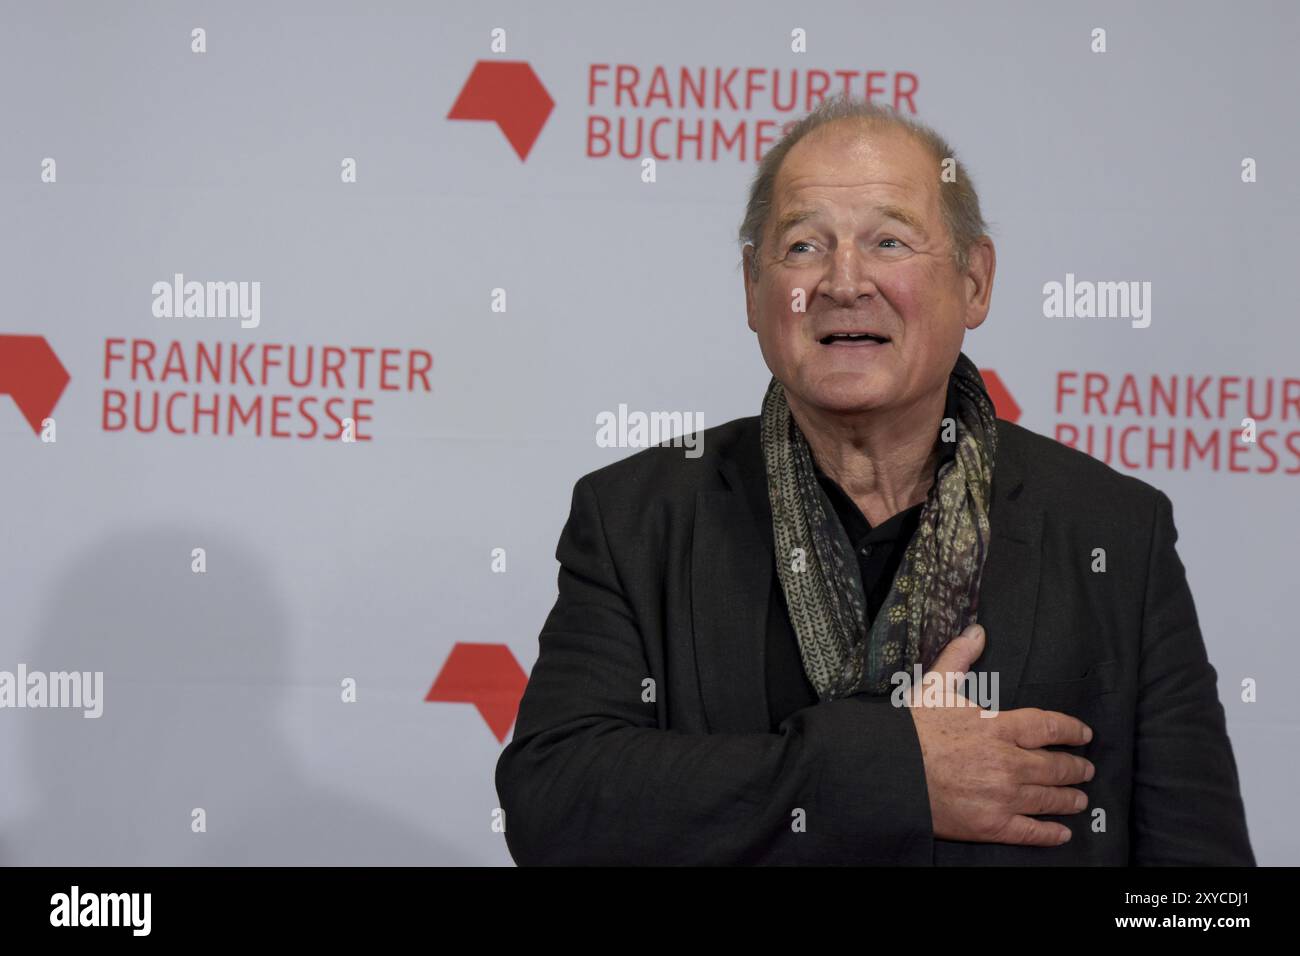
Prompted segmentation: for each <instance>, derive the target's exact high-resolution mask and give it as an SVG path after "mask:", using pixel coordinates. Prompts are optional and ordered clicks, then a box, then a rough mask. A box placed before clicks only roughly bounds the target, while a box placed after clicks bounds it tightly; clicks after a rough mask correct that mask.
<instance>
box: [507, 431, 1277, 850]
mask: <svg viewBox="0 0 1300 956" xmlns="http://www.w3.org/2000/svg"><path fill="white" fill-rule="evenodd" d="M998 436H999V446H998V455H997V461H996V465H995V472H994V477H993V499H994V501H993V505H992V506H991V510H990V519H989V520H990V524H991V531H992V539H991V543H990V546H989V554H988V559H987V563H986V565H985V570H984V577H983V581H982V585H981V588H980V601H979V613H978V620H979V621H980V623H981V624H983V625H984V628H985V630H986V632H987V640H986V645H985V651H984V654H983V656H981V658H980V659H979V660H978V661H977V662H976V665H975V668H974V672H976V673H980V672H987V671H997V672H998V673H999V682H1000V686H999V691H1000V694H999V697H1000V701H1001V709H1003V710H1009V709H1012V708H1019V707H1041V708H1044V709H1050V710H1059V711H1064V712H1065V713H1069V714H1073V715H1074V716H1076V717H1078V718H1080V719H1081V720H1083V721H1084V722H1085V723H1087V724H1088V725H1089V726H1090V727H1092V730H1093V739H1092V741H1091V742H1090V743H1089V744H1088V745H1087V746H1084V747H1077V748H1074V747H1072V748H1063V749H1067V750H1069V751H1070V752H1072V753H1079V754H1083V755H1084V756H1086V757H1087V758H1088V759H1089V760H1091V761H1092V762H1093V763H1094V764H1095V765H1096V768H1097V773H1096V776H1095V777H1094V778H1093V779H1092V780H1091V781H1089V782H1087V783H1083V784H1079V785H1078V786H1079V787H1080V788H1081V789H1083V790H1084V791H1085V792H1086V793H1087V794H1088V798H1089V804H1088V807H1087V809H1085V810H1084V811H1082V812H1080V813H1077V814H1070V815H1066V816H1060V817H1043V819H1052V820H1058V821H1060V822H1062V823H1064V824H1066V825H1067V826H1068V827H1069V828H1070V829H1071V831H1072V832H1073V836H1072V838H1071V840H1070V841H1069V842H1068V843H1066V844H1065V845H1063V846H1060V847H1052V848H1042V847H1021V846H1011V845H1006V844H989V843H961V842H953V841H947V840H937V839H935V838H934V836H933V828H932V823H931V819H930V806H929V798H928V795H927V790H926V783H925V771H924V765H923V763H922V759H921V750H920V745H919V742H918V738H917V734H916V729H915V725H914V724H913V722H912V718H911V715H910V713H909V711H908V710H907V709H906V708H897V707H894V706H892V704H891V703H890V702H889V699H888V698H887V697H886V698H879V697H871V696H868V695H865V694H862V695H857V696H853V697H848V698H845V699H842V700H836V701H832V702H829V703H818V704H815V705H813V706H810V707H805V708H803V709H801V710H798V711H796V712H795V713H794V714H792V715H790V716H789V717H788V718H787V719H785V720H784V721H783V722H782V724H781V726H780V728H779V732H777V733H772V732H770V724H769V714H768V709H767V700H766V689H765V673H764V666H765V663H764V656H765V644H766V628H767V627H769V626H776V627H780V628H783V629H784V634H783V636H782V639H783V640H789V641H795V640H796V638H795V635H794V631H793V629H792V628H791V627H790V624H789V618H788V616H787V615H786V613H785V611H784V607H785V604H784V601H783V600H782V601H781V607H782V614H781V616H780V617H779V618H776V617H774V618H773V619H772V623H771V624H769V615H768V602H769V597H770V594H771V589H773V588H777V589H778V591H779V589H780V583H779V581H778V579H777V576H776V567H775V556H774V553H773V538H772V524H771V521H772V519H771V509H770V505H769V502H768V497H767V485H766V477H765V471H764V466H763V460H762V452H761V448H760V445H759V419H758V418H757V417H751V418H741V419H737V420H735V421H731V422H728V423H727V424H725V425H719V426H717V427H714V428H710V429H708V430H706V431H704V432H703V433H702V439H703V454H702V455H701V456H700V457H698V458H693V459H692V458H687V457H686V455H685V449H683V448H674V447H671V446H656V447H654V448H649V449H646V450H644V451H641V452H639V453H637V454H634V455H632V456H630V457H629V458H626V459H624V460H622V461H619V462H617V463H615V464H612V465H609V466H607V467H604V468H601V469H599V470H598V471H595V472H592V473H591V474H589V475H586V476H585V477H583V478H582V479H580V480H579V481H578V482H577V484H576V485H575V487H574V491H573V502H572V510H571V513H570V515H569V519H568V522H567V524H566V525H565V527H564V530H563V532H562V533H561V535H560V541H559V546H558V547H557V549H556V558H557V559H558V560H559V562H560V572H559V599H558V600H557V601H556V603H555V607H554V608H553V610H552V611H551V613H550V615H549V617H548V618H547V620H546V623H545V625H544V627H543V629H542V632H541V637H540V640H539V644H540V648H539V654H538V658H537V663H536V664H535V666H534V667H533V671H532V675H531V677H530V678H529V681H528V686H527V688H526V690H525V692H524V696H523V699H522V701H521V702H520V706H519V716H518V722H517V724H516V727H515V732H514V736H513V738H512V740H511V742H510V744H509V745H507V747H506V748H505V750H504V751H503V752H502V754H501V756H500V759H499V761H498V763H497V767H496V776H495V781H496V786H497V792H498V795H499V797H500V800H501V807H502V809H504V811H505V836H506V843H507V845H508V847H509V849H510V852H511V855H512V856H513V857H514V859H515V860H516V862H518V863H520V864H538V863H597V864H689V863H702V864H735V863H813V864H818V863H820V864H845V863H877V864H913V865H930V864H941V865H943V864H1033V865H1050V864H1074V865H1078V864H1084V865H1097V864H1109V865H1130V864H1131V865H1151V864H1236V865H1254V857H1253V855H1252V853H1251V847H1250V842H1249V839H1248V836H1247V832H1246V822H1245V813H1244V810H1243V807H1242V802H1241V796H1240V791H1239V786H1238V780H1237V769H1236V764H1235V762H1234V759H1233V755H1232V748H1231V746H1230V744H1229V742H1228V737H1227V734H1226V732H1225V723H1224V711H1223V707H1222V706H1221V705H1220V703H1219V699H1218V695H1217V690H1216V674H1215V671H1214V668H1213V667H1212V666H1211V665H1210V663H1209V661H1208V660H1207V658H1206V653H1205V645H1204V642H1203V640H1202V638H1201V634H1200V630H1199V627H1198V624H1197V618H1196V610H1195V607H1194V605H1193V602H1192V595H1191V593H1190V591H1189V590H1188V586H1187V582H1186V578H1185V575H1184V570H1183V565H1182V562H1181V561H1180V560H1179V557H1178V554H1177V553H1176V551H1175V549H1174V542H1175V540H1176V538H1177V532H1176V530H1175V528H1174V523H1173V514H1172V506H1171V504H1170V502H1169V499H1168V497H1166V496H1165V495H1164V494H1163V493H1162V492H1160V491H1158V490H1156V489H1155V488H1153V487H1151V486H1150V485H1148V484H1146V483H1144V482H1142V481H1139V480H1137V479H1136V478H1132V477H1129V476H1126V475H1122V474H1120V473H1118V472H1116V471H1114V470H1113V469H1111V468H1109V467H1107V466H1106V465H1104V464H1102V463H1101V462H1099V461H1096V460H1095V459H1093V458H1091V457H1089V456H1087V455H1085V454H1083V453H1082V452H1079V451H1075V450H1073V449H1070V448H1067V447H1066V446H1064V445H1061V444H1059V443H1057V442H1055V441H1052V440H1050V439H1047V438H1044V437H1042V436H1041V435H1036V434H1034V433H1033V432H1030V431H1027V430H1026V429H1024V428H1021V427H1019V426H1018V425H1014V424H1011V423H1010V422H1006V421H1001V420H999V421H998ZM1096 548H1102V549H1104V550H1105V561H1106V565H1105V571H1104V573H1102V572H1094V571H1093V570H1092V569H1093V565H1094V549H1096ZM1097 809H1100V810H1102V811H1104V819H1100V818H1098V817H1097V816H1096V814H1095V811H1096V810H1097ZM798 811H802V817H801V819H802V820H803V826H802V828H801V829H802V832H797V831H798V830H799V829H800V828H796V827H795V826H793V825H792V824H793V823H794V822H795V820H796V819H800V815H799V813H798Z"/></svg>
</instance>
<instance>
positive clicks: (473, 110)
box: [447, 60, 555, 159]
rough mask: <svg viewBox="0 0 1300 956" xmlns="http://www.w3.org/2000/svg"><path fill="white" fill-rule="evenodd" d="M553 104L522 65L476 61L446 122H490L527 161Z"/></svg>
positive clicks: (530, 69) (532, 73) (542, 87)
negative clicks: (448, 120)
mask: <svg viewBox="0 0 1300 956" xmlns="http://www.w3.org/2000/svg"><path fill="white" fill-rule="evenodd" d="M554 107H555V101H554V100H553V99H551V96H550V94H549V93H547V92H546V87H544V86H542V81H541V80H539V79H538V78H537V74H536V73H534V72H533V68H532V67H531V66H529V65H528V64H527V63H525V62H523V61H514V62H508V61H502V60H479V61H478V62H477V63H475V64H474V69H473V70H472V71H471V72H470V75H469V79H468V80H466V81H465V86H464V87H462V88H461V91H460V96H458V97H456V103H455V105H454V106H452V108H451V112H450V113H448V114H447V119H457V120H492V121H494V122H495V123H496V124H497V126H498V127H500V129H501V132H503V133H505V135H506V139H508V140H509V141H510V145H511V146H513V147H514V148H515V152H516V153H518V154H519V158H520V159H527V158H528V153H529V151H530V150H531V149H532V148H533V143H535V142H537V137H538V136H539V135H541V132H542V127H543V126H545V125H546V119H547V117H549V116H550V115H551V110H552V109H554Z"/></svg>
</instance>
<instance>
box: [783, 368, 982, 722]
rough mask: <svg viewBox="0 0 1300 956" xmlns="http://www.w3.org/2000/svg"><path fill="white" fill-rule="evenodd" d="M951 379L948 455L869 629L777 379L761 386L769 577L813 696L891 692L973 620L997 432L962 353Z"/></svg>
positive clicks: (857, 579)
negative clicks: (772, 547)
mask: <svg viewBox="0 0 1300 956" xmlns="http://www.w3.org/2000/svg"><path fill="white" fill-rule="evenodd" d="M951 382H952V384H953V385H954V386H955V388H956V390H957V396H958V399H959V405H960V414H959V416H958V419H957V422H956V439H957V449H956V455H955V456H954V457H953V458H952V460H950V461H947V462H945V463H944V464H943V466H942V467H940V469H939V471H938V474H937V476H936V479H935V482H934V484H933V485H932V486H931V487H930V491H929V494H928V496H927V497H926V501H925V504H924V506H923V507H922V509H921V518H920V523H919V524H918V526H917V529H916V533H915V534H914V535H913V536H912V540H911V542H910V543H909V544H908V546H907V550H906V551H905V552H904V553H903V558H902V561H901V562H900V564H899V566H898V573H897V574H896V575H895V576H894V582H893V585H892V587H891V588H890V591H889V595H888V597H886V598H885V602H884V604H883V605H881V607H880V611H879V613H878V614H877V615H876V618H875V620H874V621H873V622H871V626H870V629H869V630H868V627H867V620H866V617H867V604H866V598H865V595H864V594H863V590H862V578H861V573H860V571H859V567H858V562H857V559H856V557H855V556H854V553H853V546H852V544H851V543H850V542H849V539H848V535H847V534H846V533H845V531H844V528H843V526H842V525H841V524H840V521H839V518H838V517H837V516H836V514H835V511H834V508H833V506H832V505H831V503H830V500H829V499H828V498H827V497H826V492H825V491H824V490H822V487H821V485H820V484H819V483H818V481H817V476H816V474H815V472H814V470H813V461H812V454H811V452H810V450H809V447H808V442H807V439H805V438H804V436H803V433H802V432H801V431H800V430H799V426H798V425H797V424H796V423H795V420H794V417H793V416H792V415H791V414H790V406H789V405H788V404H787V403H786V398H785V389H784V388H782V386H781V384H780V383H779V382H778V381H777V380H776V379H775V378H773V379H772V382H771V384H770V385H769V386H768V389H767V395H766V396H765V397H764V399H763V414H762V443H763V458H764V460H765V462H766V464H767V489H768V497H769V498H770V500H771V502H772V528H773V531H774V532H775V536H776V554H777V562H776V567H777V574H778V577H779V578H780V581H781V588H782V590H783V591H784V593H785V599H786V606H787V607H788V608H789V611H790V623H791V624H792V625H793V626H794V630H795V634H796V635H797V636H798V638H799V653H800V655H801V656H802V658H803V666H804V671H805V672H806V673H807V675H808V680H809V681H810V682H811V683H812V685H813V687H814V688H815V689H816V690H817V694H818V696H819V697H820V698H821V699H822V700H834V699H836V698H839V697H847V696H849V695H850V694H855V693H859V692H861V691H866V692H868V693H872V694H881V695H883V694H888V693H889V692H890V690H891V689H892V685H891V683H890V677H891V676H892V675H893V674H894V673H895V672H897V671H909V672H910V671H911V669H912V667H913V666H914V665H915V664H917V663H919V664H921V666H922V669H923V670H924V669H925V668H928V667H929V666H930V664H931V663H933V661H934V659H935V658H936V657H938V655H939V652H940V651H941V650H943V648H944V646H945V645H946V644H947V643H948V642H949V641H950V640H952V639H953V638H954V637H956V636H957V635H958V634H959V633H961V631H962V630H963V629H964V628H966V627H967V626H968V625H969V624H970V623H971V622H972V621H974V620H975V612H976V610H977V606H978V601H979V586H980V577H981V575H982V574H983V570H984V558H985V555H986V554H987V552H988V542H989V518H988V514H989V503H990V499H991V488H992V483H993V462H994V459H995V457H996V455H997V440H998V438H997V425H996V422H995V416H994V411H993V402H992V401H991V400H990V399H989V395H988V392H987V390H986V389H985V388H984V380H983V379H982V378H981V377H980V374H979V370H978V369H977V368H976V367H975V365H974V363H973V362H971V360H970V359H968V358H967V357H966V356H965V354H962V355H960V356H959V357H958V359H957V364H956V365H955V366H954V368H953V371H952V377H951ZM937 437H938V436H936V438H937Z"/></svg>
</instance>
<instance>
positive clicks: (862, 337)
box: [818, 332, 889, 345]
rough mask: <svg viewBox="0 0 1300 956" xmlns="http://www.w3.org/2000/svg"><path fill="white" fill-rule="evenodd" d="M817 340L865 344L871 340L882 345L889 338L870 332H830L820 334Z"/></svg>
mask: <svg viewBox="0 0 1300 956" xmlns="http://www.w3.org/2000/svg"><path fill="white" fill-rule="evenodd" d="M818 341H820V342H821V344H822V345H837V344H849V343H857V344H867V343H871V342H874V343H876V344H877V345H884V344H885V343H886V342H888V341H889V339H887V338H886V337H885V336H883V335H874V334H872V333H871V332H832V333H831V334H830V335H825V336H822V338H821V339H819V340H818Z"/></svg>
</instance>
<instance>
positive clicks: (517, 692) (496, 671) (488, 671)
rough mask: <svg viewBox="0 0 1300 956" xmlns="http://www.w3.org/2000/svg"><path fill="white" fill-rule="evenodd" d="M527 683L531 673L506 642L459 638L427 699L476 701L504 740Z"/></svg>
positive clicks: (497, 735)
mask: <svg viewBox="0 0 1300 956" xmlns="http://www.w3.org/2000/svg"><path fill="white" fill-rule="evenodd" d="M527 684H528V675H526V674H525V673H524V669H523V668H522V667H520V666H519V662H518V661H517V660H515V655H514V654H512V653H510V648H508V647H506V646H505V645H504V644H465V643H462V642H460V641H457V642H456V645H455V647H453V648H452V649H451V653H450V654H449V655H448V656H447V662H446V663H445V664H443V665H442V670H441V671H439V672H438V676H437V678H435V679H434V682H433V686H432V687H430V688H429V693H428V694H427V695H425V698H424V699H425V700H437V701H451V702H455V703H462V704H473V705H474V706H475V707H477V708H478V712H479V713H480V714H481V715H482V716H483V719H484V720H486V721H487V725H488V727H490V728H491V729H492V733H494V734H495V735H496V738H497V741H498V742H501V743H504V742H505V739H506V734H507V733H508V732H509V730H510V725H511V724H513V723H514V722H515V716H516V715H517V714H518V713H519V700H520V698H522V697H523V696H524V687H525V686H527Z"/></svg>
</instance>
